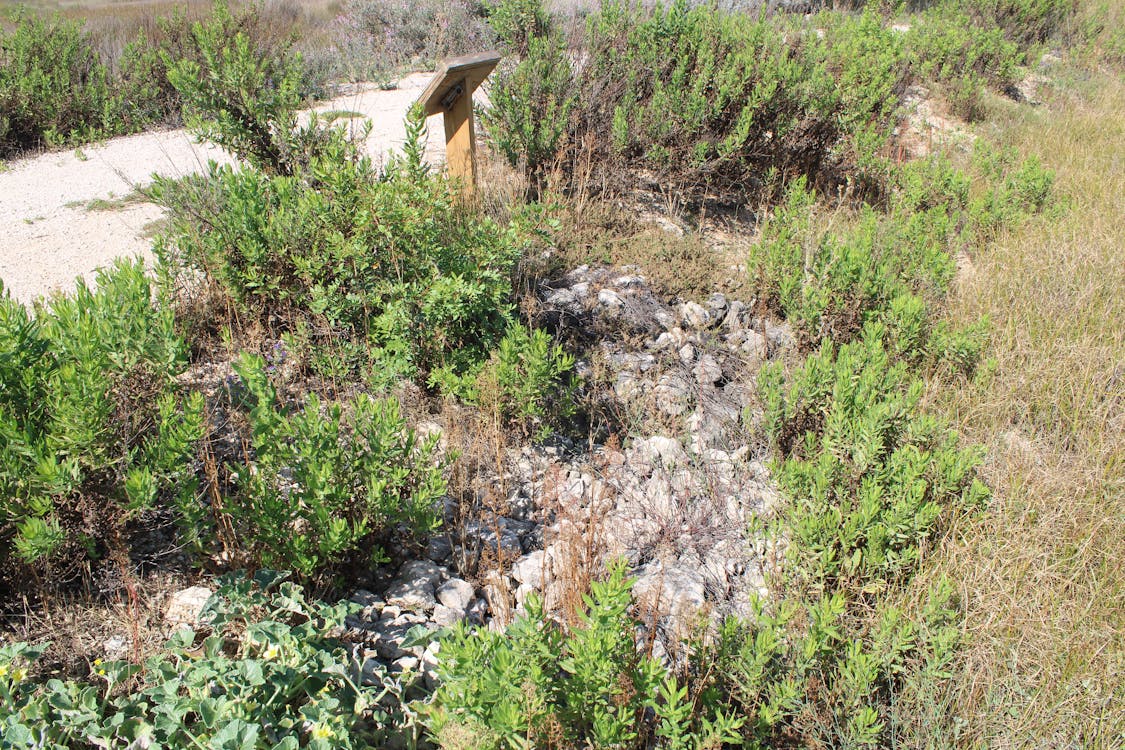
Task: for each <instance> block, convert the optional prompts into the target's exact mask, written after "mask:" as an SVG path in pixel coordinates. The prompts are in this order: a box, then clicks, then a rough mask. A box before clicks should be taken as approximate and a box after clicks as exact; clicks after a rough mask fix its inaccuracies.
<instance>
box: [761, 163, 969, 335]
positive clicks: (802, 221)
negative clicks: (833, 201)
mask: <svg viewBox="0 0 1125 750" xmlns="http://www.w3.org/2000/svg"><path fill="white" fill-rule="evenodd" d="M814 204H815V194H814V193H812V192H811V191H809V190H808V188H807V187H806V185H805V182H804V180H798V181H797V182H795V183H793V184H792V185H791V186H790V187H789V190H788V192H787V195H786V199H785V202H784V204H782V206H781V207H780V208H778V209H777V210H776V211H775V213H774V215H773V216H772V217H771V218H770V219H769V220H768V221H767V222H766V224H765V225H764V227H763V229H762V239H761V241H760V242H759V244H758V245H757V246H756V247H755V248H754V250H753V251H752V253H751V268H755V269H757V271H756V273H757V276H758V278H757V281H758V284H759V289H760V290H761V291H762V293H763V294H765V295H766V298H767V301H769V302H770V303H771V304H773V305H774V306H775V307H776V308H777V309H779V310H780V311H781V312H782V314H783V315H784V316H785V317H786V319H788V320H789V321H791V322H792V323H794V324H795V325H796V326H797V328H798V331H799V332H800V334H801V335H802V338H803V339H804V341H805V342H806V343H813V344H815V343H816V342H819V341H823V340H825V339H834V340H837V341H846V340H848V339H850V338H851V337H852V336H854V335H855V334H856V333H857V332H858V331H859V330H860V329H862V328H863V326H864V324H865V322H867V321H868V320H871V319H873V318H878V317H880V316H882V315H883V314H884V312H885V310H886V309H888V308H889V307H890V303H891V301H892V300H894V299H895V298H897V297H899V296H900V295H903V294H920V295H922V296H923V297H925V298H929V299H933V298H935V297H937V296H940V295H941V294H943V293H944V291H945V289H946V287H947V285H948V283H949V281H950V279H951V278H952V276H953V272H954V270H955V266H954V262H953V258H952V256H951V255H950V254H949V252H948V247H949V244H950V242H951V236H952V235H954V234H955V232H956V231H957V225H956V221H955V219H956V217H955V215H954V214H952V213H951V212H950V211H948V210H947V205H940V206H937V207H934V208H930V209H927V210H921V211H912V212H906V211H899V212H894V213H892V214H890V215H889V216H885V215H883V214H882V213H880V212H879V211H878V210H876V209H874V208H871V207H864V208H863V209H862V210H861V211H860V213H859V215H858V217H857V218H856V220H855V222H854V223H853V224H852V226H850V227H848V228H846V229H844V230H843V231H839V232H832V231H827V230H820V231H818V230H817V227H816V226H815V221H814V214H813V206H814Z"/></svg>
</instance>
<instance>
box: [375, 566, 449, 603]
mask: <svg viewBox="0 0 1125 750" xmlns="http://www.w3.org/2000/svg"><path fill="white" fill-rule="evenodd" d="M439 580H441V568H439V567H438V566H437V565H434V563H432V562H431V561H429V560H411V561H410V562H408V563H406V564H405V565H403V566H402V569H401V570H400V571H399V574H398V577H397V578H396V579H395V581H394V583H392V584H391V587H390V589H388V590H387V603H388V604H391V605H394V606H397V607H402V608H403V609H407V610H415V611H428V610H431V609H433V608H434V607H435V606H436V605H437V599H435V598H434V588H435V586H437V583H438V581H439Z"/></svg>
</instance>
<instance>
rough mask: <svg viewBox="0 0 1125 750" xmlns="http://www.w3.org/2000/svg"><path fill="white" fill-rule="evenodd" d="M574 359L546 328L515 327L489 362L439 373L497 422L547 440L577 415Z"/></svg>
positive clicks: (445, 383) (451, 390)
mask: <svg viewBox="0 0 1125 750" xmlns="http://www.w3.org/2000/svg"><path fill="white" fill-rule="evenodd" d="M573 368H574V357H572V356H571V355H569V354H567V353H566V352H565V351H563V348H562V346H560V345H558V344H555V343H553V342H552V340H551V336H550V335H549V334H548V333H547V332H546V331H543V330H540V329H531V328H527V327H525V326H523V325H521V324H519V323H513V324H512V326H511V327H510V328H509V329H508V332H507V333H506V334H504V338H502V339H501V340H500V345H499V347H498V348H497V349H496V350H495V351H494V352H493V353H492V356H491V357H490V358H489V359H488V361H487V362H485V363H484V364H482V365H481V366H480V367H479V368H476V369H475V370H471V371H469V372H467V373H465V374H464V375H461V376H457V375H455V374H452V373H437V374H436V375H435V378H434V380H435V382H437V383H439V384H440V385H441V386H442V387H443V389H444V390H446V392H449V393H453V394H455V395H457V396H459V397H460V398H461V399H463V400H465V401H469V402H471V403H476V404H479V405H480V406H481V407H482V408H483V409H484V411H485V413H486V414H489V415H492V416H493V417H494V418H495V419H496V420H497V421H498V422H501V423H505V424H508V425H516V426H518V427H520V428H522V429H524V430H528V431H534V432H535V433H537V434H538V436H539V437H545V436H546V433H547V432H548V431H549V430H550V428H551V426H553V425H558V424H559V423H560V422H561V421H563V420H565V419H567V418H568V417H571V416H573V414H574V411H575V404H574V383H573V382H572V380H571V370H573Z"/></svg>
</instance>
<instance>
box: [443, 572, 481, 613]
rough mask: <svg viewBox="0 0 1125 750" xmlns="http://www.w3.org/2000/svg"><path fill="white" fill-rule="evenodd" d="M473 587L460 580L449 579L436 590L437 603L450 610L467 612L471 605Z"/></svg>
mask: <svg viewBox="0 0 1125 750" xmlns="http://www.w3.org/2000/svg"><path fill="white" fill-rule="evenodd" d="M475 593H476V592H474V591H473V585H472V584H471V583H469V582H468V581H465V580H462V579H460V578H450V579H449V580H448V581H446V582H445V583H443V584H442V585H441V586H439V587H438V589H437V598H438V601H440V602H441V603H442V605H443V606H445V607H448V608H450V609H459V610H462V611H464V610H467V609H468V608H469V605H470V604H472V601H473V596H474V594H475Z"/></svg>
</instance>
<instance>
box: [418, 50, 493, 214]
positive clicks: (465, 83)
mask: <svg viewBox="0 0 1125 750" xmlns="http://www.w3.org/2000/svg"><path fill="white" fill-rule="evenodd" d="M498 62H500V53H498V52H481V53H478V54H475V55H464V56H462V57H454V58H451V59H449V60H446V61H445V63H444V64H443V65H442V66H441V68H440V69H439V70H438V72H437V74H436V75H435V76H434V78H433V80H432V81H430V84H429V85H428V86H427V87H426V90H425V91H424V92H423V93H422V96H421V97H420V98H419V99H418V101H420V102H421V103H422V107H423V108H424V109H425V112H426V116H427V117H429V116H431V115H436V114H437V113H438V112H441V113H442V115H443V119H444V120H445V165H446V169H447V170H448V171H449V176H450V177H453V178H455V179H459V180H460V181H461V185H462V190H464V191H465V196H466V197H471V196H472V195H473V193H474V192H475V191H476V185H477V148H476V146H477V139H476V133H475V130H474V125H473V92H474V91H475V90H476V88H477V86H480V85H481V83H482V82H483V81H484V79H485V78H488V74H489V73H491V72H492V69H493V68H495V67H496V63H498Z"/></svg>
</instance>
